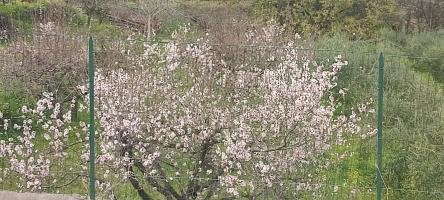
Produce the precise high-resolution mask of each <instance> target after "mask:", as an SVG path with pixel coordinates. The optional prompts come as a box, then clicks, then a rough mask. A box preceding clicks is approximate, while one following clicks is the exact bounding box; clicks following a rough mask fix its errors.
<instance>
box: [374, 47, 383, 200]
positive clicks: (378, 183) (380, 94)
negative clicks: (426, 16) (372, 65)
mask: <svg viewBox="0 0 444 200" xmlns="http://www.w3.org/2000/svg"><path fill="white" fill-rule="evenodd" d="M383 103H384V54H383V53H381V55H380V56H379V73H378V135H377V141H376V151H377V153H376V165H377V166H376V193H377V194H376V198H377V200H382V125H383V124H382V122H383V120H384V117H383V109H384V104H383Z"/></svg>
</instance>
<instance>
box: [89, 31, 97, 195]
mask: <svg viewBox="0 0 444 200" xmlns="http://www.w3.org/2000/svg"><path fill="white" fill-rule="evenodd" d="M88 76H89V198H90V199H91V200H95V199H96V185H95V182H96V172H95V171H96V166H95V151H94V146H95V143H94V133H95V130H94V49H93V39H92V36H90V37H89V41H88Z"/></svg>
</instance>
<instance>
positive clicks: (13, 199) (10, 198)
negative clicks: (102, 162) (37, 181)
mask: <svg viewBox="0 0 444 200" xmlns="http://www.w3.org/2000/svg"><path fill="white" fill-rule="evenodd" d="M0 200H86V198H85V197H81V196H80V195H64V194H42V193H17V192H9V191H0Z"/></svg>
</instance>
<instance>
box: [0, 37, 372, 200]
mask: <svg viewBox="0 0 444 200" xmlns="http://www.w3.org/2000/svg"><path fill="white" fill-rule="evenodd" d="M263 31H267V29H263ZM181 32H187V30H186V29H182V30H181ZM267 33H270V32H267ZM273 33H276V34H277V33H278V31H274V32H273ZM259 35H261V36H263V35H267V34H261V33H259ZM174 37H177V34H175V35H174ZM269 37H276V35H274V34H271V35H269ZM249 38H255V36H254V33H250V36H249ZM176 39H177V40H179V38H176ZM177 40H176V42H170V43H168V44H165V45H161V44H150V43H144V44H143V54H141V55H139V56H136V55H135V54H134V53H132V52H130V51H122V54H124V57H125V59H126V62H124V63H126V65H125V66H122V65H120V64H119V61H116V62H115V63H114V64H113V65H115V67H112V68H110V67H109V66H108V65H107V66H108V67H105V65H101V63H100V61H99V63H98V70H97V73H96V77H95V80H96V82H95V94H96V98H97V99H96V101H97V102H98V104H99V105H98V106H96V112H97V116H96V117H97V121H98V124H99V125H100V129H99V130H98V131H97V132H96V138H97V147H98V149H99V150H98V153H97V168H98V169H97V172H98V174H97V177H98V180H99V181H98V184H99V188H100V189H102V190H103V191H104V192H112V191H113V190H114V189H115V185H117V183H118V182H125V183H129V184H131V185H132V187H133V188H134V189H135V190H136V191H137V193H138V195H139V196H140V197H141V198H142V199H154V198H155V196H157V195H161V196H164V197H165V198H167V199H209V198H212V197H216V198H217V197H240V196H242V197H249V198H254V197H257V196H260V195H261V193H263V192H264V191H265V190H269V189H271V188H273V187H281V188H282V186H283V184H284V183H285V180H288V179H290V178H291V176H292V174H294V173H297V172H298V171H299V170H300V169H301V168H303V167H304V166H308V165H310V164H312V163H316V164H317V165H319V167H325V166H326V165H328V162H325V163H322V165H321V162H319V161H318V157H319V156H321V155H322V154H324V153H328V151H329V150H331V148H332V146H334V145H345V144H347V138H348V137H350V136H351V135H353V134H360V133H361V132H363V131H362V130H361V128H360V126H359V121H360V117H359V116H358V115H359V112H360V111H361V112H362V111H365V110H366V107H365V105H362V106H360V107H359V109H358V110H359V111H358V110H357V111H356V112H355V111H353V112H352V114H351V115H350V116H345V115H344V114H334V113H335V108H336V106H337V105H336V102H337V101H336V100H335V97H334V95H333V93H332V92H331V91H332V89H334V88H335V87H336V85H337V84H336V82H337V79H338V74H339V72H340V70H341V68H342V67H343V66H345V65H347V62H346V61H344V60H343V59H342V58H341V56H338V57H336V58H335V59H334V62H333V63H332V64H329V65H326V66H324V65H321V64H317V63H316V62H314V61H313V60H312V59H313V57H307V56H302V55H303V54H302V53H301V50H299V49H298V48H297V46H296V44H295V43H294V42H289V43H288V45H287V46H285V47H283V48H280V50H279V51H277V52H279V53H277V54H274V55H268V54H266V53H263V52H262V53H261V52H259V54H260V55H261V57H265V58H266V59H265V61H264V62H247V61H245V62H243V63H238V62H232V61H231V60H225V59H224V58H223V56H221V54H220V53H218V52H216V51H215V48H214V46H212V45H209V41H208V40H205V39H200V40H198V42H197V43H195V44H181V43H178V42H177ZM252 40H254V39H252ZM255 41H257V40H255ZM128 48H129V49H135V48H134V46H132V44H131V42H130V44H129V47H128ZM107 63H109V62H107ZM80 89H81V90H84V93H86V91H87V90H86V89H87V88H86V87H85V86H80ZM339 91H340V94H342V95H345V91H344V90H339ZM85 100H86V102H88V96H85ZM51 102H52V101H51V95H48V94H45V95H44V98H43V100H41V101H39V102H38V103H37V108H36V109H34V110H31V111H28V110H27V109H24V111H25V112H23V113H28V114H30V116H29V117H25V119H26V121H24V122H23V125H21V127H22V129H19V130H22V135H23V136H21V137H22V138H23V139H20V138H18V139H13V141H10V142H8V141H3V140H2V141H1V145H2V146H1V151H0V153H1V154H0V156H1V157H7V158H9V159H10V160H11V166H9V167H8V168H7V170H8V171H13V172H15V173H17V174H18V175H19V176H20V177H22V179H24V180H26V183H27V186H28V188H30V189H32V190H39V189H41V186H42V185H45V181H47V182H48V181H51V178H50V176H51V173H50V168H51V165H50V164H49V163H51V161H48V160H51V159H54V158H68V157H69V155H70V152H69V151H67V149H69V148H70V147H72V145H73V144H82V145H83V146H84V148H83V149H82V152H81V154H82V156H81V159H80V160H78V162H80V163H82V166H83V167H82V168H79V169H78V170H79V171H81V172H83V173H80V175H82V174H83V175H84V172H85V170H86V162H87V161H88V160H87V159H88V145H87V144H86V142H84V141H86V140H85V139H87V138H84V137H82V135H84V133H82V130H81V129H82V128H85V127H86V125H85V124H84V123H82V122H79V123H78V122H70V117H69V115H70V114H69V111H68V112H67V113H65V114H59V111H58V108H59V107H60V105H59V104H53V103H51ZM57 105H59V106H57ZM80 107H81V108H82V107H83V106H80ZM45 109H46V110H50V111H48V113H47V115H50V116H49V117H48V116H47V115H45ZM26 116H28V115H26ZM34 118H35V119H36V120H37V122H38V123H37V124H40V125H41V127H42V128H43V130H41V131H39V132H42V136H43V138H45V139H46V141H48V142H49V149H53V151H50V153H43V152H42V151H40V150H39V151H37V149H39V148H40V147H37V145H34V144H35V142H36V140H38V138H39V136H38V135H39V133H36V132H32V131H31V132H30V133H29V130H32V127H33V126H34V125H31V124H32V122H29V123H28V121H29V119H34ZM73 124H74V125H73ZM35 126H39V125H35ZM3 127H4V128H3V129H4V130H7V127H8V125H7V124H6V125H4V126H3ZM75 133H78V134H75ZM70 135H72V136H70ZM17 148H18V150H17ZM24 150H26V151H25V152H27V153H23V152H24ZM35 153H37V155H39V154H42V155H41V156H40V155H39V156H40V157H35V155H36V154H35ZM71 153H75V152H71ZM31 158H32V159H31ZM30 159H31V161H29V160H30ZM28 162H30V163H35V164H34V165H31V164H30V165H27V164H26V163H28ZM60 162H63V159H61V161H60ZM62 165H63V164H62ZM324 165H325V166H324ZM40 168H43V169H40ZM65 168H66V166H65ZM31 169H39V170H37V171H39V173H38V174H35V173H32V172H33V171H32V170H31ZM40 171H43V172H44V173H41V172H40ZM304 181H309V180H304ZM48 183H49V182H48ZM147 188H148V189H147ZM282 195H284V194H282ZM280 198H284V196H281V197H280Z"/></svg>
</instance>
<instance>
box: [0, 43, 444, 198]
mask: <svg viewBox="0 0 444 200" xmlns="http://www.w3.org/2000/svg"><path fill="white" fill-rule="evenodd" d="M95 44H96V45H95V49H96V51H95V54H94V55H95V61H96V63H95V64H96V68H97V70H99V71H100V72H101V73H102V75H103V76H102V77H101V80H102V81H103V82H104V83H106V84H102V85H100V84H99V85H97V87H98V90H100V91H105V92H98V93H96V94H97V95H96V97H95V98H96V102H97V106H96V110H97V111H98V113H99V114H100V113H103V112H105V111H107V110H110V106H113V105H114V104H112V103H114V102H115V101H117V100H118V101H121V102H122V105H121V106H118V107H114V108H113V110H114V111H116V112H119V113H123V114H122V116H124V117H123V118H119V119H115V121H112V122H114V123H121V124H123V123H125V120H129V119H127V118H125V117H128V118H130V117H133V116H143V117H147V116H150V114H152V113H156V112H158V111H157V110H156V108H161V107H155V106H152V105H156V104H157V103H159V102H162V101H165V100H163V99H161V98H157V97H155V96H153V95H152V96H150V95H147V94H154V93H155V92H159V91H150V89H152V88H154V86H156V87H157V88H156V89H159V85H162V84H165V83H163V82H156V79H155V78H156V73H158V70H160V69H159V68H160V67H158V66H160V65H162V66H163V63H162V62H159V57H160V56H159V54H158V53H160V52H156V51H153V52H147V49H146V48H147V46H149V45H153V44H152V42H148V41H138V40H125V41H123V40H122V41H121V40H108V39H98V40H96V43H95ZM166 45H168V44H167V43H165V44H164V43H159V44H158V46H159V48H158V49H157V50H159V51H163V50H164V49H165V46H166ZM175 45H176V46H177V48H178V49H186V48H198V49H202V48H203V47H202V45H207V46H205V48H208V52H209V53H211V55H212V57H213V58H214V59H213V60H214V62H215V65H219V67H226V69H224V70H230V71H232V73H233V74H236V73H238V72H239V71H242V73H260V72H261V71H264V70H266V69H273V68H274V69H277V68H279V67H280V63H282V62H286V61H290V60H297V61H300V64H303V63H304V61H306V60H314V61H316V62H317V63H320V64H324V65H325V66H327V67H328V66H330V65H331V64H332V63H333V62H334V58H335V57H337V56H338V55H342V57H343V59H344V60H347V61H348V64H347V66H345V67H344V68H343V69H342V70H341V72H340V74H339V78H338V86H337V88H347V95H346V98H344V99H342V100H341V101H340V103H341V105H342V106H341V107H339V108H338V109H342V111H343V112H345V113H346V114H347V112H350V108H351V107H354V106H356V102H370V106H372V107H374V108H376V99H377V98H376V96H377V69H378V53H377V52H363V51H361V50H347V51H343V50H327V49H324V50H322V49H297V48H289V47H284V46H267V45H217V44H202V43H176V44H175ZM150 47H151V46H150ZM86 49H87V48H86V39H85V38H82V37H72V36H67V35H52V36H47V35H40V36H33V37H17V38H14V39H10V40H9V41H5V43H4V46H3V47H2V48H1V56H0V58H1V66H0V68H1V72H0V73H1V74H0V78H1V79H0V80H1V85H0V88H1V92H0V95H1V98H0V108H1V111H2V113H3V115H4V116H3V119H6V117H8V119H11V121H10V124H13V123H17V124H21V123H22V122H21V119H22V118H21V116H20V114H19V113H18V110H19V109H20V108H21V105H22V104H28V105H30V106H31V105H32V103H35V102H36V101H37V100H38V99H39V98H41V97H42V93H43V92H53V93H54V96H55V97H56V99H57V100H58V101H62V102H65V104H66V106H69V102H70V101H71V100H72V99H73V97H75V98H76V99H79V101H78V103H76V104H75V109H79V111H77V110H75V112H74V111H73V115H74V116H73V123H77V122H80V121H85V120H87V118H86V116H87V113H85V112H86V111H83V112H82V111H80V110H81V107H83V106H87V104H86V103H82V102H81V101H80V99H82V98H83V96H84V95H85V94H84V93H82V92H81V91H80V90H79V89H78V86H82V85H85V84H86V81H87V75H86V74H87V73H86V55H87V52H86ZM291 50H296V51H297V53H296V54H293V56H296V57H298V58H297V59H295V58H294V57H292V58H289V57H287V56H286V55H287V54H288V51H291ZM181 59H182V60H181V62H180V65H179V66H177V68H175V70H176V71H175V72H170V73H171V74H170V76H168V77H166V78H165V77H157V78H165V79H162V80H163V81H177V82H178V86H177V88H178V89H177V90H171V92H177V93H178V94H182V93H183V95H185V94H186V93H187V92H188V91H189V88H190V87H191V85H192V83H193V82H194V81H197V79H193V77H198V76H196V74H209V73H208V72H206V71H204V70H205V69H196V68H193V67H192V66H199V65H202V62H206V61H202V60H199V59H200V58H199V57H193V56H188V57H186V56H185V57H182V58H181ZM432 60H434V59H433V58H415V57H408V56H395V55H386V59H385V62H386V68H385V74H386V75H385V80H386V82H385V92H386V95H385V99H384V104H385V107H384V113H385V118H384V137H383V144H384V146H383V168H382V169H381V173H382V174H383V188H384V195H383V196H384V198H387V199H440V198H444V191H443V188H442V185H444V183H443V180H444V177H443V174H444V169H443V163H442V162H443V160H444V158H443V155H444V152H443V144H444V141H443V137H442V135H443V130H444V127H443V125H444V115H443V108H444V105H443V104H444V102H443V101H442V96H443V95H444V94H443V92H442V86H441V85H440V84H439V83H436V81H435V80H434V79H433V77H431V76H429V75H428V74H427V73H424V72H423V71H421V70H418V69H421V67H422V66H423V65H427V64H430V63H431V61H432ZM206 64H208V63H206ZM119 71H120V72H125V73H124V74H125V76H123V75H119V74H117V73H116V72H119ZM148 75H149V76H151V77H150V78H153V79H152V80H149V79H147V77H146V76H148ZM238 75H239V74H238ZM239 76H240V75H239ZM283 78H285V77H283ZM202 80H207V79H202ZM208 81H209V82H208V83H206V84H208V85H210V84H213V83H212V82H210V80H208ZM251 81H252V82H254V80H251ZM107 84H115V85H117V86H118V87H119V88H117V89H115V90H113V91H108V90H107V89H108V88H107V87H108V86H109V85H107ZM155 84H159V85H155ZM233 84H234V83H233ZM258 84H259V83H258ZM160 88H162V87H160ZM213 89H214V90H215V91H216V90H217V89H218V88H213ZM168 91H169V90H168V88H165V91H160V92H163V93H167V92H168ZM230 92H232V93H230V94H233V95H234V94H236V93H237V94H239V95H242V94H243V93H245V92H247V93H248V90H246V91H243V90H233V91H230ZM122 94H127V95H122ZM110 95H111V97H113V99H112V100H113V102H111V103H110V102H108V101H109V99H110ZM147 97H148V98H147ZM178 101H179V100H178ZM133 108H143V109H139V110H134V109H133ZM184 108H187V105H184ZM190 109H194V108H190ZM197 109H210V108H197ZM210 110H211V109H210ZM190 112H191V111H190ZM74 113H75V114H74ZM348 114H350V113H348ZM14 119H15V120H14ZM130 119H134V120H133V121H135V123H140V124H143V122H142V121H139V122H138V121H137V120H150V119H149V118H142V119H137V120H135V119H136V118H130ZM100 120H101V119H99V117H98V119H97V121H98V122H99V123H98V127H99V128H98V129H97V132H101V131H106V130H104V127H101V126H100ZM232 120H236V118H235V117H234V116H233V118H232ZM361 123H362V124H361V125H362V126H363V128H367V129H374V128H375V124H376V116H375V115H374V114H372V113H370V114H368V116H366V117H364V116H363V121H362V122H361ZM367 125H369V127H367ZM144 128H146V127H142V128H137V130H132V131H148V130H144ZM41 132H42V130H39V129H36V134H37V135H38V134H42V133H41ZM79 132H80V131H79ZM0 133H1V135H0V140H3V141H8V140H9V138H14V140H13V142H17V143H19V142H20V140H18V139H16V138H18V137H19V136H20V134H22V133H21V132H20V131H18V130H14V129H8V130H6V129H5V128H4V127H3V126H1V127H0ZM85 137H86V135H81V137H79V138H81V139H79V138H77V139H75V136H72V137H69V142H67V143H66V147H68V146H69V147H70V151H68V155H67V157H66V158H65V159H64V160H62V161H60V162H58V160H57V159H51V161H52V163H53V164H52V165H51V166H50V169H49V173H50V174H51V176H49V177H47V178H46V179H44V180H43V181H44V184H42V186H41V187H40V188H38V189H37V190H36V191H37V192H50V193H77V194H81V195H86V194H87V192H88V188H87V177H88V176H87V169H86V168H84V167H82V165H85V162H86V161H85V160H82V159H80V158H81V157H82V156H83V155H84V154H85V153H87V149H85V146H84V145H83V144H86V143H87V140H86V139H87V138H85ZM96 137H97V138H96V139H97V148H98V150H97V152H98V153H97V154H98V156H97V160H98V162H97V164H96V165H97V185H98V188H99V191H98V192H99V196H100V197H101V198H104V199H108V198H114V197H116V198H117V199H139V198H140V196H141V195H143V194H141V191H142V189H143V191H145V192H146V193H147V194H148V195H150V196H153V197H154V198H155V199H162V198H163V197H162V196H165V193H168V192H165V191H168V190H169V191H170V192H169V194H170V196H171V197H174V198H176V199H177V197H175V196H174V195H175V194H172V191H175V192H176V193H178V194H184V193H185V194H189V195H188V196H187V195H185V196H184V198H185V199H192V198H193V197H195V195H197V193H202V192H204V190H203V189H202V188H199V187H189V185H191V184H192V183H195V185H206V184H207V185H206V186H205V187H206V188H207V191H205V192H208V191H211V192H212V193H214V194H213V197H212V198H213V199H223V198H224V197H226V196H229V194H228V193H227V192H226V191H221V190H220V189H219V188H220V187H221V185H220V184H221V180H220V177H219V176H211V175H208V176H206V175H200V174H198V176H197V177H195V176H190V175H189V174H186V173H183V171H180V170H177V168H178V167H177V166H176V165H174V163H169V161H168V159H170V158H159V159H160V160H162V159H165V164H164V165H165V166H164V167H163V168H162V169H163V170H164V171H163V173H161V174H160V175H152V174H150V173H149V171H148V170H147V171H143V170H142V167H139V168H138V170H134V169H132V168H130V167H128V166H125V165H122V164H121V163H112V162H107V161H106V156H107V154H106V153H107V152H103V151H104V150H106V149H107V148H109V147H107V146H106V145H109V144H107V143H101V141H112V140H111V139H112V138H105V136H101V135H100V134H98V135H97V136H96ZM106 137H107V136H106ZM119 137H120V138H118V139H119V141H120V142H121V141H126V139H125V137H124V135H122V136H119ZM139 139H140V141H147V140H148V138H139ZM145 139H147V140H145ZM345 139H346V145H337V144H336V141H335V138H333V137H332V138H329V139H328V140H327V141H328V143H329V144H330V145H331V148H329V149H328V150H325V151H322V153H319V152H320V150H319V149H317V148H316V147H317V146H316V145H314V146H311V145H305V146H303V147H305V149H303V150H302V152H301V153H300V155H295V156H303V155H306V154H307V155H308V154H310V155H314V157H313V159H314V160H318V163H315V164H311V163H310V164H304V163H302V162H301V163H299V164H300V165H299V166H294V167H293V169H294V171H293V172H291V173H289V172H284V171H283V172H281V173H282V174H284V173H285V178H284V179H279V180H276V181H264V180H262V179H259V178H257V179H256V178H251V180H252V181H251V182H252V184H254V186H255V188H256V189H255V190H254V192H252V193H248V192H244V193H241V195H240V196H238V197H236V198H239V199H374V198H375V197H376V195H375V191H376V171H377V168H376V164H375V160H376V153H375V150H376V138H375V136H374V135H373V134H369V135H351V136H348V137H347V138H345ZM307 141H315V138H311V137H309V136H308V137H306V138H304V139H300V140H298V142H299V143H298V144H304V142H307ZM40 143H41V141H37V142H36V144H35V145H36V146H38V145H42V147H39V148H44V147H46V146H45V145H43V144H40ZM121 147H122V148H123V147H124V146H121ZM47 148H50V147H47ZM170 148H171V147H168V146H165V149H160V151H161V152H162V151H169V150H171V149H170ZM42 151H43V150H42ZM136 151H137V150H136ZM171 151H177V150H175V149H174V148H172V150H171ZM122 152H123V153H125V149H124V148H123V149H122ZM128 152H129V151H126V153H127V154H128ZM48 153H55V152H53V151H48ZM176 154H177V157H176V158H175V159H176V160H177V162H179V163H180V162H185V161H184V160H187V159H188V162H191V161H193V160H192V158H190V157H187V155H181V154H180V152H176ZM0 155H1V161H0V168H1V170H2V175H1V189H2V190H11V191H25V190H29V188H26V186H24V185H23V184H26V181H27V179H26V178H25V179H23V178H22V179H21V178H20V176H19V173H16V172H14V171H9V170H8V168H9V167H10V165H11V157H10V156H8V154H7V153H6V152H4V151H2V153H1V154H0ZM122 158H128V160H127V161H128V162H130V163H131V162H132V163H137V162H138V159H141V158H139V157H137V155H133V156H128V155H126V156H123V155H122ZM253 159H261V158H260V157H259V156H258V157H254V158H253ZM326 162H328V163H330V164H329V165H328V166H326V165H325V163H326ZM186 167H188V166H186ZM35 171H38V169H36V170H34V172H35ZM128 173H129V175H128ZM121 174H127V176H126V178H122V176H121ZM53 179H55V180H56V181H54V180H53ZM17 183H20V184H22V186H24V187H22V188H20V187H18V185H17ZM269 183H272V184H271V186H267V185H268V184H269ZM138 187H139V188H138ZM168 187H172V189H171V188H168ZM135 188H136V189H135ZM137 188H138V189H139V190H137ZM206 194H208V193H206Z"/></svg>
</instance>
